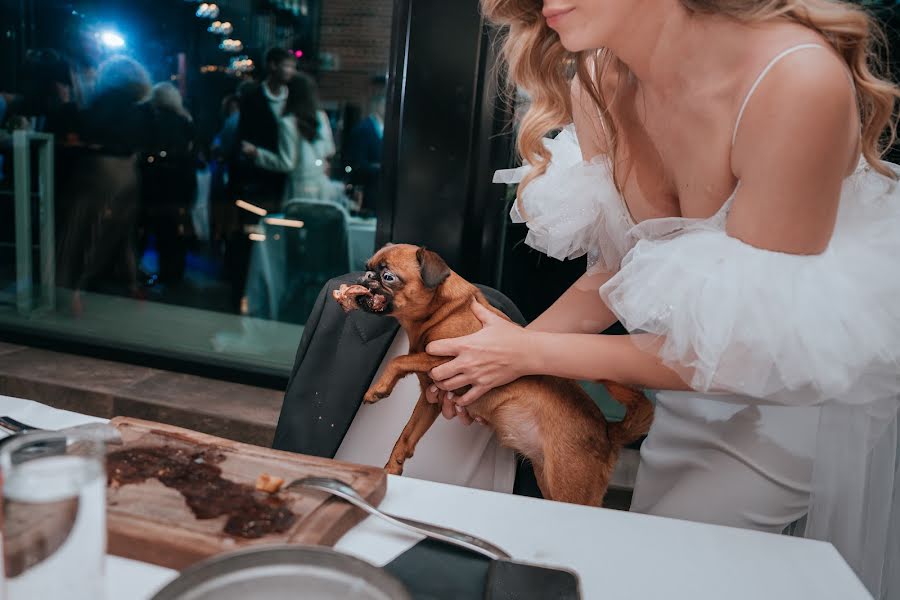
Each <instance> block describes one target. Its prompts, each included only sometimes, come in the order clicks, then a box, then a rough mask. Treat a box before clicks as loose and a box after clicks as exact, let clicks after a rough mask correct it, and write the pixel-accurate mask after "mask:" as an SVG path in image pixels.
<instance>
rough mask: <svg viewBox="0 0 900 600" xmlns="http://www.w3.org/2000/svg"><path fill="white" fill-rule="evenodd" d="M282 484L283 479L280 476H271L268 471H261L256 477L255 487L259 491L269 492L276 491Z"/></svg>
mask: <svg viewBox="0 0 900 600" xmlns="http://www.w3.org/2000/svg"><path fill="white" fill-rule="evenodd" d="M283 485H284V479H282V478H281V477H272V476H271V475H269V474H268V473H263V474H262V475H260V476H259V477H257V478H256V489H258V490H259V491H261V492H268V493H270V494H274V493H276V492H277V491H278V490H280V489H281V486H283Z"/></svg>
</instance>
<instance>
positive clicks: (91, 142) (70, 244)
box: [57, 57, 153, 314]
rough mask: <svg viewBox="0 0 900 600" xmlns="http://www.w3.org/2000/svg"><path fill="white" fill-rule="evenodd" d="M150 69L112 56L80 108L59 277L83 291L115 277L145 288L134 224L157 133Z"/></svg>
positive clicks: (131, 288)
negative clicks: (142, 169) (141, 169)
mask: <svg viewBox="0 0 900 600" xmlns="http://www.w3.org/2000/svg"><path fill="white" fill-rule="evenodd" d="M150 91H151V85H150V77H149V76H148V74H147V71H146V70H145V69H144V67H143V66H142V65H141V64H140V63H138V62H137V61H135V60H133V59H130V58H126V57H113V58H110V59H108V60H106V61H105V62H103V63H102V64H101V65H100V67H99V69H98V71H97V80H96V86H95V89H94V95H93V99H92V100H91V102H90V104H89V105H88V106H87V108H85V109H84V110H83V111H82V112H81V114H80V118H79V121H80V127H79V129H80V131H79V137H80V139H81V141H82V144H83V147H84V149H83V153H82V155H81V156H80V158H79V160H78V164H77V165H76V167H75V168H74V169H73V172H72V177H71V179H70V181H69V182H68V184H67V185H65V186H64V190H65V195H64V196H63V197H62V198H61V199H60V200H61V201H62V202H63V206H62V207H61V209H62V211H63V213H64V215H65V218H64V221H63V225H62V227H60V231H61V238H60V241H59V260H58V261H57V265H58V269H59V274H58V280H59V285H60V286H61V287H64V288H68V289H71V290H73V292H74V293H73V297H72V309H73V311H74V312H75V313H76V314H79V313H80V312H81V310H82V298H81V291H82V290H86V289H96V288H98V287H99V285H100V284H101V283H103V284H107V283H111V282H116V283H118V284H119V285H118V286H117V287H124V289H125V290H126V291H127V292H128V293H130V294H131V295H132V296H135V297H137V296H139V295H140V292H139V289H138V285H137V261H136V257H135V243H134V237H135V225H136V219H137V215H138V207H139V194H140V191H139V190H140V186H139V174H138V168H137V164H136V163H137V155H138V152H140V151H142V150H144V149H146V148H148V147H149V146H150V144H151V141H152V133H153V115H152V112H151V110H150V106H149V104H147V103H146V102H145V101H146V100H147V99H148V98H149V96H150Z"/></svg>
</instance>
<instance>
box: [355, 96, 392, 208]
mask: <svg viewBox="0 0 900 600" xmlns="http://www.w3.org/2000/svg"><path fill="white" fill-rule="evenodd" d="M384 110H385V97H384V95H383V94H381V93H379V94H376V95H375V96H373V97H372V99H371V100H370V102H369V114H368V116H367V117H366V118H364V119H363V120H362V121H360V122H359V123H357V124H356V126H355V127H354V128H353V130H352V131H351V132H350V139H349V142H348V144H347V152H346V157H347V160H346V162H347V164H348V165H349V166H350V168H351V172H350V182H351V183H352V184H353V185H354V186H355V187H356V189H357V194H356V198H355V200H356V202H357V208H358V209H359V210H360V212H364V213H374V212H375V207H376V205H377V203H378V192H379V188H380V184H381V155H382V145H383V141H384Z"/></svg>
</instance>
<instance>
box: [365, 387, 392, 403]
mask: <svg viewBox="0 0 900 600" xmlns="http://www.w3.org/2000/svg"><path fill="white" fill-rule="evenodd" d="M389 395H390V392H389V391H388V390H386V389H384V388H382V387H377V386H376V387H370V388H369V391H368V392H366V395H365V396H363V402H368V403H369V404H374V403H376V402H378V401H379V400H381V399H383V398H387V397H388V396H389Z"/></svg>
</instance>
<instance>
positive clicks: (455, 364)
mask: <svg viewBox="0 0 900 600" xmlns="http://www.w3.org/2000/svg"><path fill="white" fill-rule="evenodd" d="M472 312H473V313H475V316H476V317H478V319H479V320H480V321H481V323H482V325H483V327H482V329H481V331H479V332H477V333H473V334H471V335H467V336H464V337H459V338H450V339H444V340H438V341H435V342H431V343H430V344H428V347H427V348H426V349H425V351H426V352H428V353H429V354H432V355H435V356H455V357H456V358H454V359H453V360H451V361H449V362H446V363H444V364H442V365H439V366H437V367H435V368H434V369H432V370H431V373H430V375H431V378H432V379H433V380H434V382H435V385H436V386H437V387H438V388H439V389H441V390H444V391H447V392H450V391H452V390H457V389H459V388H461V387H465V386H470V389H469V390H468V391H467V392H466V393H465V394H463V395H462V396H461V397H459V398H455V397H452V396H450V397H449V401H451V402H453V404H455V405H456V406H457V407H463V408H464V407H466V406H468V405H469V404H471V403H472V402H474V401H475V400H477V399H478V398H480V397H481V396H482V395H484V394H485V393H486V392H488V391H490V390H492V389H494V388H495V387H499V386H501V385H505V384H507V383H509V382H510V381H513V380H515V379H518V378H519V377H521V376H523V375H526V374H528V373H530V372H531V371H532V368H531V365H530V360H531V358H532V356H533V355H534V352H533V350H534V342H533V340H532V339H531V338H532V337H533V336H534V335H535V334H534V333H532V332H528V331H526V330H525V329H523V328H522V327H519V326H518V325H516V324H514V323H511V322H509V321H507V320H506V319H504V318H502V317H500V316H498V315H496V314H494V313H493V312H491V311H490V310H488V309H487V308H485V307H484V306H482V305H481V304H479V303H478V302H477V301H475V300H473V302H472ZM429 391H430V390H429ZM428 395H429V394H427V393H426V396H428ZM430 396H431V397H429V398H428V399H429V401H431V400H432V398H434V399H435V400H437V399H438V398H437V396H438V395H437V394H434V393H432V394H431V395H430ZM442 404H443V412H444V416H448V414H447V413H448V407H447V401H444V402H443V403H442ZM454 410H455V409H454ZM450 417H452V413H451V415H450Z"/></svg>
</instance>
